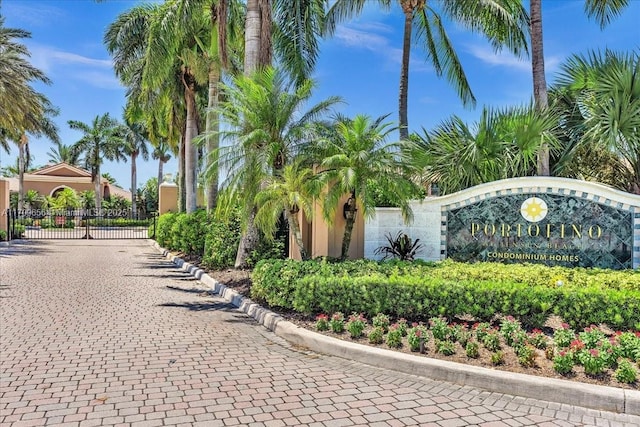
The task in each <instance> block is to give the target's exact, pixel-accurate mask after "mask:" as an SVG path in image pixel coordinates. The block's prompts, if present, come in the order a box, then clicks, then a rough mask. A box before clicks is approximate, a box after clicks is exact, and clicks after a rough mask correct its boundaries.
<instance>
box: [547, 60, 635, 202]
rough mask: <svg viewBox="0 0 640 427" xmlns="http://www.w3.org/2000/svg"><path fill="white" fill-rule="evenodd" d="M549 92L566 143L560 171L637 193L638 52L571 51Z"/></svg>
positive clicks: (559, 165)
mask: <svg viewBox="0 0 640 427" xmlns="http://www.w3.org/2000/svg"><path fill="white" fill-rule="evenodd" d="M551 95H552V99H553V100H554V103H553V107H554V108H556V109H558V110H560V113H561V120H560V123H562V125H563V130H564V134H565V138H564V139H565V141H566V150H565V156H564V158H561V159H560V161H559V164H558V169H559V172H560V173H561V174H563V175H569V176H577V177H580V178H583V179H597V180H601V182H602V180H604V182H605V183H608V184H611V185H615V186H617V187H619V188H620V189H622V190H626V191H630V192H632V193H636V194H640V134H639V133H638V129H640V52H638V51H637V50H636V51H634V52H631V53H626V54H624V53H616V52H613V51H609V50H607V51H605V52H590V53H589V54H587V55H574V56H572V57H571V58H569V59H568V60H567V61H566V62H565V63H564V64H563V65H562V67H561V73H560V75H559V77H558V80H557V83H556V84H555V85H554V87H553V88H552V91H551Z"/></svg>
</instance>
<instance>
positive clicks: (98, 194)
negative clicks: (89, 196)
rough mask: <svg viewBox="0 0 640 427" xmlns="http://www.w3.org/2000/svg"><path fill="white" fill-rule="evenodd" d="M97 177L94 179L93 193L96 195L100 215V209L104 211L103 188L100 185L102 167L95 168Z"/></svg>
mask: <svg viewBox="0 0 640 427" xmlns="http://www.w3.org/2000/svg"><path fill="white" fill-rule="evenodd" d="M94 170H95V176H94V177H93V191H95V193H96V210H97V211H98V215H100V209H102V191H101V190H102V188H101V187H102V186H101V185H100V178H101V176H100V165H96V166H95V169H94Z"/></svg>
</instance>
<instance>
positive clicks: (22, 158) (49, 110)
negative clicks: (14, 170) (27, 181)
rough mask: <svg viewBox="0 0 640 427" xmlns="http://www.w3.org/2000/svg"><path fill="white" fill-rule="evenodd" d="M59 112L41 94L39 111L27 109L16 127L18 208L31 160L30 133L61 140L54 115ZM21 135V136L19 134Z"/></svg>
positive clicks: (21, 203)
mask: <svg viewBox="0 0 640 427" xmlns="http://www.w3.org/2000/svg"><path fill="white" fill-rule="evenodd" d="M57 114H58V110H57V109H55V108H54V107H53V106H52V105H51V104H50V103H49V100H48V99H47V98H46V97H44V95H40V109H39V110H37V111H34V110H29V111H25V112H24V114H23V117H22V123H21V125H20V127H19V128H18V129H14V131H17V132H19V133H17V134H15V135H14V136H13V138H12V139H13V140H14V141H16V144H17V145H18V162H19V171H20V173H19V175H18V209H22V207H23V200H24V173H25V171H26V168H27V166H28V164H27V162H28V161H29V158H30V156H29V136H27V134H29V135H30V136H35V137H36V138H40V137H47V138H49V139H51V140H52V141H53V142H54V143H55V142H59V139H58V127H57V125H56V124H55V123H54V121H53V119H52V116H55V115H57ZM18 135H19V136H18Z"/></svg>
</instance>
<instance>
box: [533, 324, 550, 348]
mask: <svg viewBox="0 0 640 427" xmlns="http://www.w3.org/2000/svg"><path fill="white" fill-rule="evenodd" d="M529 344H531V345H532V346H534V347H535V348H539V349H541V350H544V349H545V348H547V344H548V340H547V336H546V335H545V334H544V333H543V332H542V331H541V330H540V329H534V330H533V331H531V333H530V334H529Z"/></svg>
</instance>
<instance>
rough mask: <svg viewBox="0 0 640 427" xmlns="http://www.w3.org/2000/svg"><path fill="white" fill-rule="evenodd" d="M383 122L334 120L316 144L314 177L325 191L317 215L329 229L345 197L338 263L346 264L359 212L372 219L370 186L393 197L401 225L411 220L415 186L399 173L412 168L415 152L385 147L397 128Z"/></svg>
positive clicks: (406, 144)
mask: <svg viewBox="0 0 640 427" xmlns="http://www.w3.org/2000/svg"><path fill="white" fill-rule="evenodd" d="M386 118H387V116H382V117H379V118H377V119H375V120H373V119H371V118H370V117H369V116H366V115H357V116H356V117H354V118H353V119H350V118H347V117H338V118H337V120H336V123H335V125H334V127H333V129H332V132H330V134H329V135H327V136H325V137H323V138H321V139H320V141H319V150H318V153H319V154H320V157H319V158H318V159H319V160H320V161H319V163H318V164H319V169H320V172H319V174H318V176H319V178H320V180H321V182H323V183H324V184H326V185H328V189H327V193H326V195H325V196H324V200H323V214H324V217H325V219H326V220H327V221H328V222H329V223H331V222H332V219H333V218H334V217H335V213H336V210H337V209H338V208H339V207H341V205H340V203H341V201H342V200H343V198H344V196H346V195H348V196H349V199H348V200H347V203H346V205H345V206H344V209H345V219H346V224H345V230H344V236H343V239H342V249H341V253H340V258H341V259H342V260H344V259H346V258H347V255H348V252H349V246H350V244H351V234H352V232H353V226H354V224H355V219H356V214H357V212H358V211H359V212H360V214H361V215H364V217H365V218H370V217H372V216H373V215H374V213H375V202H374V198H373V194H372V192H371V191H370V189H371V186H372V185H373V183H375V185H376V186H377V188H381V189H382V190H383V191H384V192H386V193H387V194H394V195H395V197H396V200H395V202H396V203H397V204H398V206H399V207H400V209H401V211H402V215H403V217H404V219H405V220H406V221H410V220H411V218H412V216H413V214H412V211H411V208H410V206H409V203H408V201H409V199H410V198H411V196H412V195H414V194H415V193H416V191H415V190H416V188H415V184H414V183H413V182H412V181H411V180H410V179H409V177H408V175H406V174H405V173H403V172H404V171H407V170H408V169H409V168H410V167H411V164H412V159H411V156H410V153H411V152H412V151H413V150H415V148H414V147H413V143H412V142H410V141H409V140H401V141H399V142H387V139H388V138H389V135H390V134H391V132H395V131H397V127H394V126H392V124H391V123H390V122H385V120H386Z"/></svg>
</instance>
